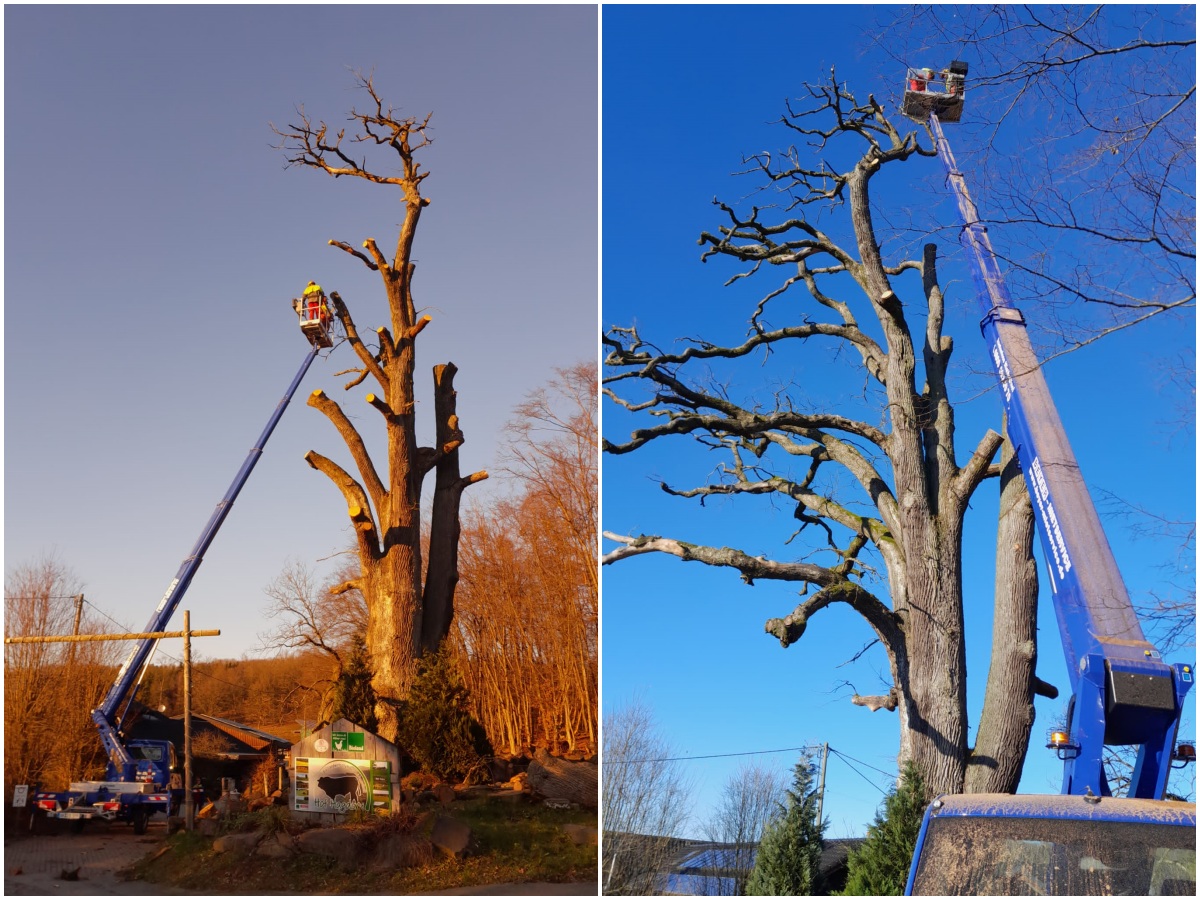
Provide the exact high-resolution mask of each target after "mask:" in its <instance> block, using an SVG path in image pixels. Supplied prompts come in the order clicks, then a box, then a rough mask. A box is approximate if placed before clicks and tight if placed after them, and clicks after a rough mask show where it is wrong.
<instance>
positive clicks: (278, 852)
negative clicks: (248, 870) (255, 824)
mask: <svg viewBox="0 0 1200 900" xmlns="http://www.w3.org/2000/svg"><path fill="white" fill-rule="evenodd" d="M254 852H255V854H256V855H258V856H266V857H268V858H270V859H290V858H291V857H293V856H295V855H296V853H297V852H298V851H297V850H296V842H295V841H293V840H292V836H291V835H290V834H288V833H287V832H286V831H277V832H275V833H274V834H272V835H269V836H267V837H265V838H263V840H262V843H261V844H259V845H258V849H257V850H255V851H254Z"/></svg>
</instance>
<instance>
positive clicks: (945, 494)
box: [603, 78, 1053, 792]
mask: <svg viewBox="0 0 1200 900" xmlns="http://www.w3.org/2000/svg"><path fill="white" fill-rule="evenodd" d="M808 92H809V97H808V99H809V101H811V102H808V103H807V105H806V106H805V108H803V109H801V110H799V111H795V110H793V109H791V108H789V110H788V114H787V115H786V116H785V117H784V118H783V120H782V122H783V124H784V125H785V126H786V127H787V128H789V129H791V132H792V134H793V136H799V138H800V139H801V140H802V141H804V142H805V147H802V148H801V149H800V150H796V149H795V148H793V149H792V150H791V151H789V152H788V153H785V154H784V155H783V156H782V157H772V156H770V155H767V154H765V153H764V154H762V155H760V156H757V157H753V158H752V159H751V162H752V165H751V167H750V168H751V171H752V172H754V173H757V175H758V176H759V177H760V178H761V179H763V180H764V181H765V183H766V184H767V185H768V186H770V187H772V188H774V189H775V190H776V191H777V192H778V195H779V196H781V197H782V198H783V202H781V203H780V204H779V205H778V207H774V208H773V206H771V205H769V206H766V207H753V208H752V209H751V210H750V212H749V213H748V214H741V213H739V212H738V210H737V209H735V208H734V207H732V206H730V205H726V204H724V203H720V204H718V206H719V208H720V209H721V210H722V212H723V214H724V215H725V216H727V217H728V224H725V225H723V226H722V227H721V228H720V229H718V233H716V234H713V233H707V232H706V233H704V234H702V235H701V238H700V243H701V244H702V245H704V246H705V251H704V254H703V256H704V259H706V260H708V259H712V258H720V257H724V258H731V259H732V260H734V261H735V265H737V266H738V274H736V275H734V276H733V278H732V279H731V282H733V281H740V280H741V279H743V278H745V277H747V276H752V275H756V274H757V275H760V276H766V275H768V274H769V273H771V272H773V271H779V270H778V269H773V268H772V267H776V266H778V267H784V268H785V269H786V270H788V272H789V274H788V276H787V277H786V278H785V279H783V280H782V282H773V283H771V284H770V285H769V286H768V291H767V292H766V293H765V295H764V296H763V299H761V300H760V301H759V303H758V305H757V308H756V309H755V310H754V312H753V314H752V315H751V317H750V327H749V330H748V336H747V337H746V338H745V340H744V341H743V342H742V343H740V344H737V345H736V346H721V345H718V344H716V343H712V342H709V341H707V340H703V339H690V340H689V341H688V343H689V344H690V346H687V347H686V348H685V349H682V350H681V351H679V352H674V353H672V352H664V351H662V350H659V349H658V348H656V347H654V346H653V345H652V344H650V343H649V342H648V340H644V339H643V338H642V336H640V335H639V334H638V331H637V328H636V327H617V328H613V329H611V330H610V331H609V332H608V334H607V335H606V336H605V339H604V340H605V344H606V345H607V347H608V348H609V352H608V356H607V359H606V363H607V365H608V366H609V367H610V372H611V373H612V374H610V375H608V376H607V377H606V378H605V391H604V392H605V394H606V395H607V396H608V397H609V398H611V399H612V400H613V401H614V402H616V403H618V404H620V405H621V406H623V407H625V408H627V409H629V410H631V411H633V412H635V413H637V414H639V415H642V416H651V417H653V421H651V422H648V423H647V424H646V426H645V427H642V428H638V429H637V430H635V431H634V432H633V433H632V435H631V436H630V438H629V439H628V440H627V441H624V442H622V443H610V442H607V441H606V442H605V445H604V449H605V450H606V451H607V452H609V453H630V452H633V451H636V450H638V449H639V448H641V447H644V446H646V445H647V444H649V443H651V442H655V441H663V440H672V439H676V438H678V437H680V436H686V437H690V438H692V439H694V440H697V441H699V442H701V443H702V444H704V445H705V446H707V447H709V448H711V449H713V450H716V451H718V452H721V453H723V454H725V460H726V462H725V464H724V465H723V466H721V467H720V470H719V472H718V473H717V475H716V476H715V477H713V478H712V479H711V480H710V481H709V483H706V484H703V485H701V486H698V487H692V488H689V489H681V488H677V487H672V486H670V485H667V484H665V483H664V484H662V485H661V487H662V489H663V490H665V491H666V492H667V493H669V494H673V495H675V496H678V497H685V498H699V500H700V502H703V501H704V499H705V498H707V497H711V496H713V495H726V496H730V495H732V496H739V495H740V496H745V495H767V496H770V497H773V498H775V499H776V501H777V502H779V503H783V504H787V505H792V506H793V508H794V515H795V518H796V519H797V520H798V521H799V523H800V524H799V528H800V529H801V530H804V529H805V528H806V527H807V528H810V529H811V530H810V531H809V535H812V534H817V535H818V536H819V537H820V540H819V541H817V542H816V543H815V544H813V545H812V547H811V549H813V550H815V551H817V553H818V555H812V554H808V555H806V557H805V556H802V557H801V558H800V559H799V560H797V559H792V560H778V559H769V558H766V557H764V556H760V555H753V554H751V553H748V552H745V551H743V550H740V549H736V548H731V547H714V546H702V545H696V544H690V543H684V542H683V541H681V540H678V539H675V538H672V537H663V536H657V535H642V536H629V535H622V534H616V533H613V532H611V531H606V532H605V537H606V538H607V539H608V540H610V541H613V542H616V543H617V544H619V546H618V547H616V548H615V549H613V550H611V551H610V552H608V553H607V554H606V555H605V557H604V560H603V562H604V563H605V564H612V563H616V562H618V561H619V560H622V559H625V558H628V557H632V556H635V555H639V554H645V553H666V554H671V555H674V556H676V557H679V558H680V559H683V560H687V561H696V562H701V563H705V564H708V565H712V566H719V567H731V568H733V569H736V570H737V571H738V572H740V573H741V576H742V579H743V580H744V581H745V582H746V583H748V584H751V585H752V584H754V583H755V582H756V581H760V580H764V579H774V580H780V581H786V582H794V583H799V584H800V585H802V586H803V589H802V591H801V595H802V596H803V597H804V599H803V600H802V602H800V604H799V605H798V606H796V607H795V609H793V610H792V611H791V612H790V613H788V614H786V615H784V616H782V617H779V618H773V619H771V620H769V621H768V622H767V623H766V630H767V631H768V632H769V633H770V634H772V635H774V636H775V637H777V638H778V639H779V641H780V642H781V643H782V644H783V645H784V646H785V647H786V646H788V645H790V644H794V643H795V642H796V641H798V640H799V639H800V637H801V635H803V634H804V633H805V631H806V629H808V628H809V627H810V626H811V627H819V626H818V624H817V623H818V621H819V620H818V617H817V616H818V613H820V612H821V611H822V610H823V609H825V608H827V607H828V606H830V605H831V604H834V603H844V604H847V605H848V606H850V607H851V608H852V609H854V610H855V611H856V612H857V613H858V614H859V615H861V616H862V618H863V619H864V620H865V622H866V624H867V625H868V626H869V627H870V629H872V630H873V632H874V638H875V639H876V640H877V641H878V642H879V643H880V644H881V645H882V646H883V648H884V650H885V651H886V653H887V659H888V664H889V668H890V675H891V680H892V687H891V689H890V690H889V691H888V693H886V694H884V695H882V696H873V697H862V696H858V695H855V697H854V702H855V703H858V704H859V705H862V706H866V707H869V708H871V709H881V708H884V709H888V710H894V711H895V712H896V714H897V715H898V716H899V719H900V758H901V762H902V763H903V761H905V760H907V759H912V760H914V761H915V762H916V763H917V765H918V766H919V768H920V769H921V771H922V772H923V774H924V776H925V778H926V779H927V781H928V782H929V784H930V786H931V787H932V788H933V789H934V791H935V792H942V791H949V792H959V791H963V790H964V789H965V790H968V791H1013V790H1015V789H1016V786H1017V782H1018V781H1019V779H1020V774H1021V769H1022V766H1023V763H1024V757H1025V752H1026V748H1027V746H1028V741H1029V735H1030V729H1031V726H1032V723H1033V695H1034V693H1035V692H1039V693H1047V694H1053V689H1052V688H1050V687H1049V686H1047V685H1044V684H1043V683H1041V682H1040V681H1039V680H1038V679H1037V678H1036V676H1035V672H1034V669H1035V663H1036V610H1037V577H1036V570H1035V567H1034V562H1033V557H1032V543H1033V528H1034V525H1033V516H1032V511H1031V508H1030V503H1029V498H1028V496H1027V494H1026V493H1025V488H1024V484H1023V482H1022V480H1021V477H1020V474H1019V472H1018V470H1017V468H1016V466H1015V465H1014V464H1013V463H1012V462H1011V461H1010V460H1007V459H1003V460H1000V461H997V454H998V452H999V451H1000V450H1001V446H1002V445H1003V444H1004V441H1003V438H1002V437H1001V435H1000V434H999V433H997V431H994V430H988V431H987V432H986V433H985V434H983V435H982V436H981V437H980V438H979V440H978V441H977V443H976V444H975V446H974V448H973V449H971V450H970V451H968V452H967V453H966V454H965V458H964V454H962V453H961V452H960V449H959V447H958V445H957V442H956V435H955V424H954V409H953V406H952V404H951V396H950V391H949V389H948V386H947V372H948V367H949V363H950V357H951V353H952V349H953V343H952V340H951V338H950V337H949V336H948V335H946V334H944V333H943V322H944V316H945V307H944V302H943V294H942V288H941V286H940V284H939V281H938V272H937V265H936V246H935V245H934V244H927V245H925V246H924V249H923V252H922V253H921V254H920V256H919V258H908V259H905V258H896V259H890V260H889V259H885V258H884V254H883V253H882V252H881V249H880V248H881V234H880V233H879V232H877V230H876V226H875V224H874V221H873V219H872V196H871V187H872V183H873V181H874V179H876V178H877V177H878V176H879V173H880V172H881V171H883V170H884V169H885V168H886V169H888V170H889V172H891V173H892V177H893V178H894V177H898V174H899V173H898V172H897V171H896V170H898V169H899V167H900V166H901V165H902V164H904V163H906V162H911V161H915V160H920V159H921V158H923V157H933V156H934V155H935V153H934V150H933V148H932V142H931V141H929V140H928V139H927V135H924V134H921V135H919V134H918V133H917V132H916V131H915V126H911V123H907V120H901V121H904V122H906V124H908V125H909V126H910V127H909V128H906V129H904V130H901V129H900V128H898V127H897V123H896V122H894V121H893V120H891V119H889V118H888V116H887V115H885V113H884V110H883V109H882V108H881V106H880V105H879V104H878V103H877V102H876V101H875V99H874V98H873V97H871V98H870V99H869V100H868V101H867V102H865V103H860V102H858V101H856V100H855V98H854V96H853V95H852V94H851V93H850V92H849V91H848V90H847V89H846V88H844V87H842V86H839V85H838V84H837V82H836V80H835V79H833V78H831V79H830V81H829V82H828V83H823V84H820V85H812V86H809V87H808ZM847 144H849V145H850V152H849V153H847V152H846V149H847V146H846V145H847ZM809 152H811V155H812V161H810V160H809V156H808V153H809ZM835 159H839V160H848V161H850V162H849V165H848V166H846V167H845V168H843V169H841V170H839V169H837V168H835V167H834V163H833V162H831V160H835ZM915 174H917V173H916V172H914V175H915ZM847 208H848V213H849V220H850V221H849V226H850V227H849V229H848V230H846V229H843V230H844V233H845V234H846V235H848V236H852V241H853V243H852V244H851V243H850V242H849V241H843V243H842V244H839V243H838V242H836V241H835V240H834V239H833V238H832V237H831V235H830V232H831V231H833V225H837V227H841V226H840V225H838V224H837V221H841V222H844V220H837V221H835V219H837V217H840V216H843V215H844V213H845V212H846V211H847ZM831 215H832V216H833V217H834V218H830V217H831ZM826 223H831V224H826ZM843 244H846V245H843ZM906 273H913V274H912V275H906ZM906 292H907V293H908V295H909V299H908V300H907V301H902V300H901V295H902V294H904V293H906ZM780 298H783V299H780ZM772 304H774V305H772ZM781 305H782V306H783V308H782V309H780V308H778V307H780V306H781ZM768 315H775V316H780V315H782V316H786V317H787V319H788V320H789V322H788V324H785V325H784V326H783V327H773V326H772V325H770V324H768V322H767V317H768ZM816 344H824V345H826V347H829V346H833V347H835V348H836V349H837V351H838V352H836V354H835V356H834V361H833V362H828V361H826V360H824V359H822V358H820V357H818V356H816V354H819V353H820V350H821V348H820V347H817V346H814V345H816ZM784 346H786V347H788V348H789V351H788V355H789V359H797V358H801V357H798V356H797V355H798V354H800V355H801V356H802V358H805V359H809V360H810V362H809V363H808V365H809V366H811V367H812V368H808V369H807V370H808V371H809V372H810V373H813V374H812V375H811V376H810V379H809V381H808V382H806V383H805V385H804V387H805V388H806V389H809V390H815V389H816V388H817V387H820V386H821V385H822V383H824V382H825V380H826V379H827V378H828V377H831V376H827V375H826V374H825V373H826V372H827V371H829V369H828V368H821V367H822V366H825V367H828V366H839V367H841V366H847V365H849V366H854V367H857V370H858V374H857V375H855V377H854V381H855V383H858V384H864V383H865V384H866V385H867V387H866V388H865V389H863V390H862V391H861V393H862V394H863V395H864V396H865V398H866V400H867V401H868V402H865V403H861V404H859V406H861V407H862V409H861V412H862V415H861V416H860V417H857V418H856V417H855V415H854V413H855V412H856V411H858V410H856V409H853V408H852V409H850V410H849V414H847V408H846V407H844V406H843V407H838V408H837V409H836V410H835V409H832V408H821V407H820V406H817V405H816V404H814V403H810V402H808V401H807V400H805V399H804V398H802V397H799V396H796V397H793V396H791V395H789V392H787V391H784V390H778V391H776V392H775V394H774V398H773V399H768V400H766V401H763V400H761V399H758V400H756V399H754V397H753V396H752V394H751V393H750V392H747V394H746V395H745V398H746V399H742V400H739V399H737V398H736V396H735V388H733V387H731V384H733V383H734V376H732V375H730V376H729V377H730V382H728V383H721V382H719V381H718V378H719V374H716V373H715V372H714V374H709V370H710V369H714V370H719V373H720V374H728V373H730V372H732V371H733V370H732V369H731V368H728V367H727V366H726V363H732V362H734V361H737V360H743V361H744V362H746V363H750V360H751V359H753V358H755V357H762V356H763V355H764V354H768V353H771V352H772V351H773V350H778V349H781V348H782V347H784ZM752 364H757V363H752ZM745 374H746V373H743V375H742V377H739V378H738V379H737V380H738V382H741V383H745V382H746V381H748V380H749V379H754V375H753V374H750V376H749V379H745V378H744V376H745ZM847 476H848V477H847ZM989 476H998V477H999V479H1000V484H1001V511H1000V521H999V533H998V540H997V551H996V552H997V572H998V574H997V583H996V586H995V601H994V602H995V619H994V623H995V624H994V644H993V646H994V652H993V657H992V665H991V671H990V673H989V675H988V684H987V692H986V699H985V705H984V709H983V711H982V714H981V718H980V721H979V722H978V723H976V734H975V741H974V744H973V745H971V744H970V743H969V742H968V719H967V700H966V696H967V695H966V683H967V668H966V652H965V640H964V619H963V576H962V554H963V548H962V539H963V525H964V520H965V516H966V513H967V508H968V504H969V503H970V501H971V498H972V496H973V495H974V493H975V492H976V490H977V489H978V488H979V487H980V485H981V484H982V483H984V481H985V479H987V478H988V477H989ZM864 510H866V512H864ZM807 536H808V535H806V537H807ZM821 545H823V549H822V546H821ZM819 554H823V556H822V555H819ZM880 564H881V567H882V569H883V570H884V578H883V579H882V580H881V583H880V586H881V587H882V588H883V590H878V589H874V586H875V584H876V583H877V581H875V580H873V579H872V578H871V570H872V568H873V567H874V566H879V565H880ZM812 589H815V591H814V592H813V593H811V594H809V593H808V592H809V591H810V590H812ZM976 602H977V601H976Z"/></svg>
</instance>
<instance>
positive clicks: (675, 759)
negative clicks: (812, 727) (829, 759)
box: [604, 744, 832, 766]
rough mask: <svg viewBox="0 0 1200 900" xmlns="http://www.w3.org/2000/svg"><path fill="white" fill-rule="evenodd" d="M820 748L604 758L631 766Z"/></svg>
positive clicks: (610, 762) (618, 764)
mask: <svg viewBox="0 0 1200 900" xmlns="http://www.w3.org/2000/svg"><path fill="white" fill-rule="evenodd" d="M818 749H820V748H819V747H817V746H816V745H815V744H814V745H810V746H807V747H783V748H781V749H779V750H746V751H743V752H741V753H710V754H707V755H705V756H665V757H662V758H661V759H606V760H604V765H606V766H632V765H637V764H639V763H660V762H691V761H692V760H696V759H728V758H729V757H731V756H761V755H763V754H765V753H796V752H803V751H808V750H818ZM831 752H832V751H831Z"/></svg>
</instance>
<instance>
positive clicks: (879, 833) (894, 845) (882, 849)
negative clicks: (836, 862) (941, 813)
mask: <svg viewBox="0 0 1200 900" xmlns="http://www.w3.org/2000/svg"><path fill="white" fill-rule="evenodd" d="M929 799H930V798H929V796H928V794H927V792H926V789H925V782H924V780H923V779H922V778H921V773H920V772H919V771H917V767H916V766H915V765H914V764H913V763H912V762H911V761H910V762H908V763H907V764H906V765H905V767H904V771H903V772H902V773H901V776H900V782H899V784H897V785H896V787H894V788H893V789H892V791H891V793H889V794H888V795H887V797H886V799H885V800H884V801H883V812H882V813H876V814H875V823H874V824H873V825H871V827H870V828H868V829H867V839H866V841H865V842H864V843H863V845H862V847H860V848H859V849H858V850H855V851H851V853H850V860H849V862H848V875H847V878H846V889H845V890H844V891H843V892H842V894H843V896H847V897H856V896H858V897H861V896H876V897H888V896H897V895H899V894H903V893H904V886H905V884H906V883H907V882H908V869H909V866H911V865H912V857H913V851H914V850H915V849H916V847H917V834H918V832H920V830H921V819H922V817H923V816H924V815H925V807H926V806H928V805H929Z"/></svg>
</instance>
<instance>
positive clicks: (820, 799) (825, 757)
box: [184, 625, 829, 828]
mask: <svg viewBox="0 0 1200 900" xmlns="http://www.w3.org/2000/svg"><path fill="white" fill-rule="evenodd" d="M184 627H185V628H186V627H187V626H186V625H185V626H184ZM828 761H829V743H828V742H826V743H825V744H822V745H821V777H820V779H819V780H818V782H817V827H818V828H820V827H821V816H822V815H823V814H824V812H825V763H826V762H828Z"/></svg>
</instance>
